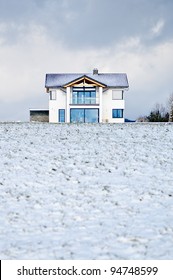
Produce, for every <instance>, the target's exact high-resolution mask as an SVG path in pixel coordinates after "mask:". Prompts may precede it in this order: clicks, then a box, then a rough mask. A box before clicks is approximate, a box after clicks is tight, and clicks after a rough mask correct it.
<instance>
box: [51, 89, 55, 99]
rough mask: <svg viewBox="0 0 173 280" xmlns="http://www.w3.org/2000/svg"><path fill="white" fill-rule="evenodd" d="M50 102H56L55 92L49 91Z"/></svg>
mask: <svg viewBox="0 0 173 280" xmlns="http://www.w3.org/2000/svg"><path fill="white" fill-rule="evenodd" d="M50 100H56V90H51V91H50Z"/></svg>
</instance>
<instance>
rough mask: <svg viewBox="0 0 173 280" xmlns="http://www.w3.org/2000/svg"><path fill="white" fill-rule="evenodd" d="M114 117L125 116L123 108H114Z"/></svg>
mask: <svg viewBox="0 0 173 280" xmlns="http://www.w3.org/2000/svg"><path fill="white" fill-rule="evenodd" d="M112 118H123V109H113V110H112Z"/></svg>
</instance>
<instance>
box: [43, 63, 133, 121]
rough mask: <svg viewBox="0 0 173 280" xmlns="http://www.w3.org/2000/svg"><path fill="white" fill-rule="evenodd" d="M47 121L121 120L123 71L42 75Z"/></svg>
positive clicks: (126, 86) (125, 76) (125, 86)
mask: <svg viewBox="0 0 173 280" xmlns="http://www.w3.org/2000/svg"><path fill="white" fill-rule="evenodd" d="M45 87H46V92H47V93H48V94H49V122H51V123H63V122H65V123H102V122H103V123H105V122H107V123H122V122H124V109H125V104H124V91H125V90H128V88H129V85H128V80H127V75H126V74H117V73H116V74H115V73H111V74H106V73H99V72H98V70H97V69H94V70H93V73H92V74H88V73H85V74H72V73H71V74H46V81H45Z"/></svg>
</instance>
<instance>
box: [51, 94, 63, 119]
mask: <svg viewBox="0 0 173 280" xmlns="http://www.w3.org/2000/svg"><path fill="white" fill-rule="evenodd" d="M52 90H53V89H52ZM55 90H56V100H50V96H49V122H51V123H57V122H58V110H59V109H65V116H66V93H65V92H63V91H62V90H60V89H55ZM65 121H66V120H65Z"/></svg>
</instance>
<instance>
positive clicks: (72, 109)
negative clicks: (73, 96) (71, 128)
mask: <svg viewBox="0 0 173 280" xmlns="http://www.w3.org/2000/svg"><path fill="white" fill-rule="evenodd" d="M74 110H83V111H84V122H81V123H86V122H85V119H86V117H85V114H86V113H85V110H97V111H98V122H97V123H99V120H100V118H99V110H100V109H99V108H71V109H70V123H71V112H72V111H74Z"/></svg>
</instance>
